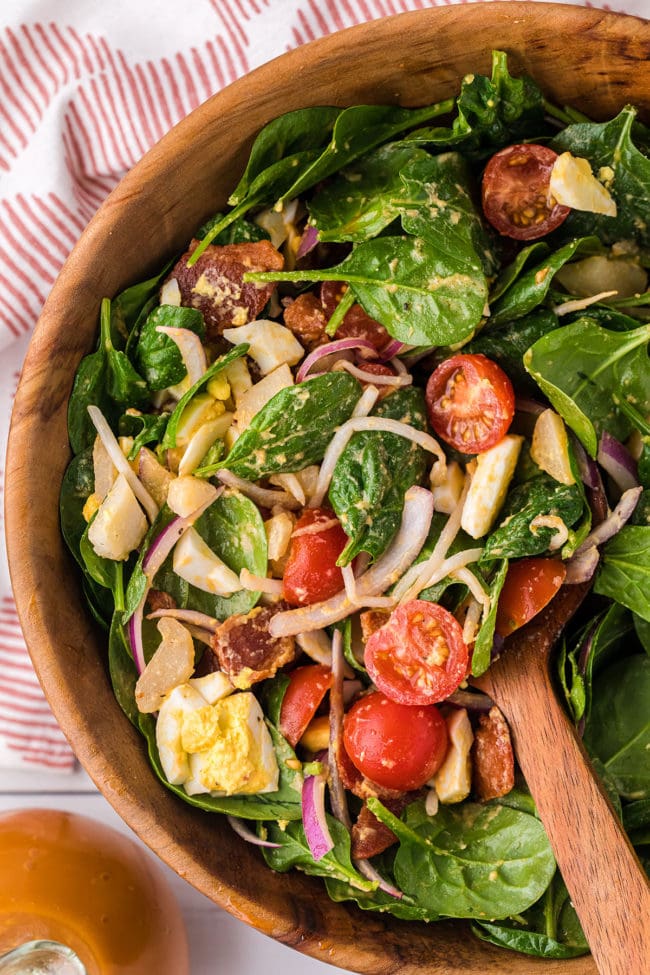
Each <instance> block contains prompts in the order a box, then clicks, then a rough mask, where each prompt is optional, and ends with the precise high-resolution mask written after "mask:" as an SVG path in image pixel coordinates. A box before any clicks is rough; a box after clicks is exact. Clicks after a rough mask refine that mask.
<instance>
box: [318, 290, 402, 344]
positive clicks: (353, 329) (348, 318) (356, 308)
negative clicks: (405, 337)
mask: <svg viewBox="0 0 650 975" xmlns="http://www.w3.org/2000/svg"><path fill="white" fill-rule="evenodd" d="M347 290H348V286H347V284H345V282H344V281H323V283H322V285H321V289H320V300H321V304H322V306H323V309H324V310H325V314H326V316H327V318H328V319H329V318H331V317H332V315H333V314H334V312H335V310H336V306H337V305H338V303H339V301H340V300H341V298H342V297H343V295H344V294H345V292H346V291H347ZM335 337H336V338H337V339H351V338H355V339H356V338H360V339H366V340H367V341H368V342H370V344H371V345H374V347H375V348H376V349H377V351H378V352H379V351H381V349H383V348H384V346H385V345H388V343H389V342H390V341H391V337H390V335H389V334H388V332H387V331H386V329H385V328H384V326H383V325H382V324H381V323H380V322H377V321H375V319H374V318H371V317H370V315H367V314H366V313H365V311H364V310H363V308H362V307H361V305H358V304H355V305H352V307H351V308H350V310H349V311H348V312H347V313H346V315H345V318H344V319H343V321H342V322H341V324H340V325H339V327H338V328H337V330H336V336H335Z"/></svg>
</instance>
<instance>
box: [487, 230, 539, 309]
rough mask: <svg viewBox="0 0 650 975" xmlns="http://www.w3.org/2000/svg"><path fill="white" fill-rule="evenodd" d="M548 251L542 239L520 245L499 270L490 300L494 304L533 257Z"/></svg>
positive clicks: (491, 290)
mask: <svg viewBox="0 0 650 975" xmlns="http://www.w3.org/2000/svg"><path fill="white" fill-rule="evenodd" d="M549 251H550V249H549V246H548V244H547V243H546V241H543V240H536V241H535V243H534V244H528V245H527V246H526V247H522V249H521V250H520V251H518V252H517V254H516V255H515V258H514V260H513V261H512V262H511V263H510V264H508V265H507V267H505V268H503V270H502V271H500V272H499V275H498V277H497V279H496V281H495V282H494V284H493V285H492V287H491V289H490V301H491V302H492V303H493V304H494V302H496V300H497V299H498V298H500V297H501V295H503V294H505V292H506V291H507V290H508V288H509V287H510V286H511V285H512V284H514V282H515V281H516V280H517V278H518V277H519V275H520V274H521V272H522V271H523V270H524V268H525V267H526V266H527V265H529V264H530V263H531V262H532V260H533V258H538V257H545V256H546V255H547V254H548V253H549Z"/></svg>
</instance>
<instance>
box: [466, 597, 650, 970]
mask: <svg viewBox="0 0 650 975" xmlns="http://www.w3.org/2000/svg"><path fill="white" fill-rule="evenodd" d="M588 588H589V586H588V585H577V586H564V587H563V588H562V589H561V590H560V591H559V593H558V595H557V596H556V597H555V598H554V599H553V600H552V601H551V603H549V605H548V606H547V607H546V609H545V610H543V611H542V612H541V613H540V614H539V616H538V617H536V618H535V620H533V621H532V622H531V623H529V624H528V625H527V626H526V627H524V628H523V629H522V630H521V631H520V632H518V633H516V634H513V636H511V637H509V638H508V639H507V640H506V643H505V646H504V650H503V653H502V654H501V656H500V657H499V659H498V660H496V661H495V662H494V663H493V664H492V665H491V667H490V670H489V671H488V673H486V674H484V675H483V676H482V677H480V678H478V679H476V680H475V681H473V683H474V684H475V685H476V686H477V687H480V688H481V690H483V691H485V693H486V694H489V695H490V697H491V698H492V699H493V700H494V702H495V703H496V704H497V705H498V706H499V707H500V708H501V710H502V711H503V713H504V715H505V717H506V719H507V721H508V723H509V725H510V730H511V733H512V738H513V744H514V749H515V753H516V756H517V760H518V762H519V765H520V767H521V770H522V772H523V774H524V777H525V779H526V782H527V783H528V786H529V788H530V791H531V794H532V796H533V799H534V800H535V804H536V806H537V810H538V812H539V816H540V819H541V820H542V822H543V824H544V827H545V829H546V832H547V833H548V838H549V841H550V843H551V847H552V848H553V852H554V854H555V859H556V860H557V864H558V867H559V869H560V872H561V874H562V877H563V878H564V881H565V883H566V886H567V889H568V891H569V895H570V897H571V900H572V902H573V906H574V907H575V909H576V912H577V914H578V917H579V918H580V923H581V924H582V928H583V931H584V933H585V937H586V938H587V941H588V943H589V947H590V948H591V953H592V955H593V957H594V961H595V962H596V965H597V967H598V971H599V972H600V973H601V975H650V883H649V882H648V878H647V877H646V875H645V872H644V871H643V869H642V867H641V865H640V863H639V861H638V859H637V856H636V854H635V852H634V849H633V847H632V845H631V843H630V841H629V840H628V838H627V836H626V834H625V831H624V830H623V827H622V826H621V823H620V821H619V819H618V816H617V815H616V813H615V812H614V809H613V807H612V805H611V803H610V801H609V799H608V798H607V796H606V794H605V791H604V789H603V787H602V785H601V784H600V781H599V780H598V778H597V776H596V774H595V772H594V771H593V768H592V766H591V763H590V761H589V758H588V756H587V753H586V751H585V749H584V746H583V745H582V742H581V741H580V740H579V738H578V737H577V735H576V732H575V730H574V728H573V726H572V724H571V723H570V721H569V719H568V718H567V716H566V714H565V712H564V710H563V709H562V707H561V705H560V704H559V702H558V700H557V697H556V695H555V691H554V689H553V685H552V682H551V677H550V670H549V658H550V654H551V650H552V649H553V646H554V644H555V642H556V640H557V639H558V637H559V636H560V633H561V632H562V629H563V627H564V625H565V623H566V622H567V621H568V620H569V619H570V618H571V616H573V614H574V612H575V611H576V610H577V608H578V606H579V605H580V603H581V602H582V600H583V598H584V596H585V594H586V592H587V590H588Z"/></svg>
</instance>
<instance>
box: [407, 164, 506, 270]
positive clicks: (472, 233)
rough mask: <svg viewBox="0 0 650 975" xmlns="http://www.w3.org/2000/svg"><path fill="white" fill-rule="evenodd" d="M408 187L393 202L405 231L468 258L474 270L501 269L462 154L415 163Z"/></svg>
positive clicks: (410, 172)
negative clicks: (475, 199)
mask: <svg viewBox="0 0 650 975" xmlns="http://www.w3.org/2000/svg"><path fill="white" fill-rule="evenodd" d="M401 177H402V182H403V184H404V189H403V191H402V192H401V193H399V194H398V195H397V196H396V197H395V199H394V201H393V202H394V203H395V204H396V205H397V207H398V208H399V211H400V213H401V218H402V226H403V228H404V230H405V231H406V232H407V233H409V234H413V236H415V237H423V238H424V239H425V240H429V241H431V243H432V244H434V245H435V246H436V247H437V248H438V250H439V251H441V252H442V253H447V254H449V255H451V256H453V257H455V258H464V260H465V262H466V263H467V265H468V266H469V267H471V268H473V269H474V270H475V271H480V270H481V269H482V270H483V271H484V272H485V274H493V273H494V272H495V271H496V267H497V261H496V256H495V253H494V248H493V245H492V241H491V239H490V237H489V236H488V233H487V231H486V230H485V227H484V225H483V222H482V220H481V217H480V215H479V211H478V209H477V207H476V205H475V203H474V199H473V192H474V187H473V185H472V179H471V173H470V169H469V166H468V164H467V161H466V160H465V159H463V157H462V156H461V155H459V154H458V153H457V152H447V153H443V154H442V155H440V156H427V155H425V156H424V158H416V159H413V160H412V161H411V162H410V163H409V164H408V165H407V166H406V167H405V168H404V169H403V170H402V173H401Z"/></svg>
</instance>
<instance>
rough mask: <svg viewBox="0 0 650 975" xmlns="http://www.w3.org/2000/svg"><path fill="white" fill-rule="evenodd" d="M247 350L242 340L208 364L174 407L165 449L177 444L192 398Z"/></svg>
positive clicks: (164, 445) (168, 424)
mask: <svg viewBox="0 0 650 975" xmlns="http://www.w3.org/2000/svg"><path fill="white" fill-rule="evenodd" d="M247 352H248V343H246V342H242V343H241V344H240V345H236V346H235V347H234V349H229V351H228V352H227V353H226V354H225V355H222V356H219V358H218V359H215V361H214V362H213V363H212V365H211V366H208V368H207V370H206V371H205V372H204V373H203V375H202V376H201V378H200V379H198V380H197V381H196V382H195V383H194V385H193V386H192V387H191V388H190V389H188V391H187V392H186V393H184V394H183V396H181V398H180V399H179V401H178V403H177V404H176V407H175V408H174V412H173V413H172V415H171V416H170V418H169V422H168V423H167V428H166V430H165V435H164V437H163V439H162V444H161V446H162V447H163V448H164V449H165V450H169V448H170V447H175V446H176V431H177V430H178V424H179V423H180V421H181V417H182V415H183V410H184V409H185V407H186V406H187V404H188V403H189V402H190V400H192V399H194V397H195V396H196V394H197V393H200V392H201V390H202V389H203V388H204V386H207V384H208V383H209V382H210V380H211V379H212V378H213V376H216V375H217V373H220V372H222V371H223V370H224V369H227V368H228V366H229V365H230V363H231V362H234V360H235V359H240V358H241V357H242V356H243V355H246V353H247Z"/></svg>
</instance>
